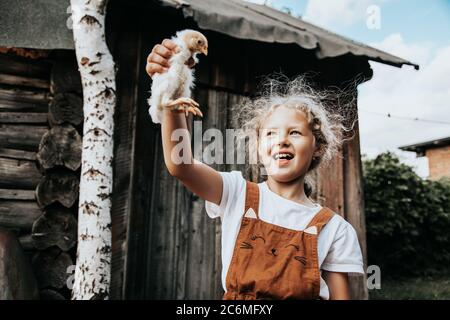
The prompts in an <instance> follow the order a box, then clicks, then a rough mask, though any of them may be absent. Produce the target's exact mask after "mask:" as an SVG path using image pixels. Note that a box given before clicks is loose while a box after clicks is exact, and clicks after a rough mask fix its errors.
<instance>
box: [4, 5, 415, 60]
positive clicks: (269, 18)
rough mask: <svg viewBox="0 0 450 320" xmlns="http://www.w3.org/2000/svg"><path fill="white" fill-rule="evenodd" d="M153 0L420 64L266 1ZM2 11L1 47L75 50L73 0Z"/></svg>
mask: <svg viewBox="0 0 450 320" xmlns="http://www.w3.org/2000/svg"><path fill="white" fill-rule="evenodd" d="M141 3H144V4H148V3H149V2H144V1H142V2H141ZM152 3H153V5H154V4H155V3H156V4H158V5H161V6H165V7H172V8H175V9H177V10H180V11H181V12H182V14H183V15H184V17H186V18H192V19H193V20H194V21H195V22H196V23H197V24H198V26H199V28H201V29H204V30H212V31H216V32H220V33H224V34H227V35H230V36H232V37H235V38H238V39H250V40H256V41H261V42H269V43H295V44H298V45H299V46H301V47H302V48H305V49H310V50H315V53H316V56H317V57H318V58H319V59H322V58H327V57H337V56H341V55H344V54H353V55H355V56H361V57H365V58H367V59H369V60H373V61H378V62H381V63H384V64H389V65H393V66H397V67H400V66H402V65H404V64H406V65H412V66H414V67H415V68H416V69H418V68H419V66H418V65H417V64H414V63H411V62H409V61H407V60H404V59H401V58H399V57H396V56H394V55H391V54H388V53H386V52H383V51H380V50H377V49H374V48H372V47H369V46H367V45H364V44H362V43H358V42H356V41H353V40H350V39H347V38H345V37H342V36H339V35H337V34H334V33H332V32H329V31H327V30H325V29H322V28H319V27H317V26H314V25H312V24H310V23H308V22H305V21H303V20H302V19H299V18H295V17H292V16H291V15H289V14H286V13H283V12H280V11H278V10H275V9H272V8H269V7H267V6H263V5H257V4H253V3H248V2H245V1H242V0H160V1H152ZM0 12H2V14H1V15H0V26H1V28H0V46H6V47H23V48H36V49H74V44H73V35H72V30H71V29H70V24H71V20H70V0H1V1H0Z"/></svg>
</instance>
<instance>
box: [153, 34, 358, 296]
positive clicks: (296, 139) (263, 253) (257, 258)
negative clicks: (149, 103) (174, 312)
mask: <svg viewBox="0 0 450 320" xmlns="http://www.w3.org/2000/svg"><path fill="white" fill-rule="evenodd" d="M176 50H177V48H176V45H175V44H174V43H173V42H172V41H170V40H167V39H166V40H164V41H163V42H162V45H156V46H155V47H154V48H153V50H152V52H151V54H150V55H149V57H148V59H147V67H146V71H147V73H148V74H149V75H150V76H152V75H153V74H154V73H155V72H165V71H166V70H167V67H168V66H169V64H168V63H169V62H168V59H169V58H170V57H171V55H172V54H173V53H174V52H175V51H176ZM275 89H277V88H275ZM278 89H280V88H278ZM281 89H282V90H274V88H273V87H272V88H271V92H270V93H269V94H267V95H266V96H263V97H260V98H258V99H256V100H254V101H249V102H247V103H246V104H245V105H244V106H240V107H239V109H236V110H238V111H239V118H240V120H242V121H243V127H244V129H246V132H247V131H248V130H254V131H255V132H256V134H257V143H256V144H255V148H256V149H257V150H255V152H257V155H258V159H259V161H260V163H261V164H262V165H263V167H264V169H265V171H266V173H267V180H266V181H264V182H262V183H259V184H256V183H253V182H249V181H246V180H245V179H244V178H243V177H242V174H241V173H240V172H238V171H232V172H217V171H216V170H214V169H212V168H211V167H209V166H207V165H206V164H203V163H201V162H199V161H197V160H195V159H193V157H192V152H191V149H190V145H191V144H190V136H189V132H188V131H187V124H186V117H185V115H184V113H179V112H176V111H170V110H168V109H167V110H164V111H163V120H162V123H161V130H162V140H163V141H162V142H163V149H164V160H165V163H166V166H167V169H168V170H169V172H170V174H171V175H172V176H174V177H176V178H177V179H179V180H180V181H181V182H182V183H183V184H184V185H185V186H186V187H187V188H188V189H189V190H190V191H192V192H193V193H195V194H197V195H198V196H200V197H201V198H203V199H204V200H205V207H206V212H207V214H208V215H209V216H210V217H212V218H215V217H220V218H221V221H222V285H223V288H224V290H225V294H224V299H349V284H348V273H364V271H363V260H362V255H361V249H360V246H359V243H358V239H357V236H356V232H355V230H354V229H353V227H352V226H351V225H350V224H349V223H348V222H346V221H345V220H344V219H343V218H342V217H341V216H340V215H338V214H334V213H333V212H332V211H331V210H330V209H328V208H326V207H321V206H320V205H319V204H317V203H314V202H313V201H312V200H311V199H310V198H308V196H307V195H306V194H305V188H304V182H305V178H306V177H307V174H308V173H311V170H313V169H315V168H317V166H318V165H319V164H322V163H324V162H325V161H326V160H329V159H331V157H333V156H334V155H335V152H336V150H337V146H338V142H339V138H338V135H337V132H338V131H339V130H340V129H342V126H341V125H338V124H336V121H335V120H336V119H335V118H333V116H331V115H330V114H329V113H328V112H326V110H325V108H324V107H323V105H322V103H321V99H320V98H321V97H320V96H318V95H317V94H316V93H315V92H314V91H312V90H310V89H308V87H307V86H306V85H305V83H304V82H302V81H301V80H295V81H293V82H290V83H287V84H285V86H284V87H282V88H281ZM277 92H278V93H277ZM180 128H181V129H186V130H183V132H185V133H184V134H185V135H184V136H183V142H185V143H186V145H185V146H184V149H183V158H186V157H187V158H188V159H190V160H191V161H187V163H186V161H185V162H184V163H179V161H173V159H172V158H171V155H172V150H173V149H174V147H175V145H177V144H178V141H171V139H170V137H171V133H172V132H173V130H175V129H180ZM184 152H187V153H188V154H187V155H185V154H184Z"/></svg>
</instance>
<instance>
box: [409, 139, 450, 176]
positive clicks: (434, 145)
mask: <svg viewBox="0 0 450 320" xmlns="http://www.w3.org/2000/svg"><path fill="white" fill-rule="evenodd" d="M400 149H401V150H404V151H412V152H415V153H416V154H417V156H418V157H423V156H426V157H427V158H428V168H429V176H428V178H429V179H432V180H438V179H440V178H442V177H449V178H450V137H447V138H442V139H436V140H431V141H427V142H422V143H417V144H412V145H408V146H403V147H400Z"/></svg>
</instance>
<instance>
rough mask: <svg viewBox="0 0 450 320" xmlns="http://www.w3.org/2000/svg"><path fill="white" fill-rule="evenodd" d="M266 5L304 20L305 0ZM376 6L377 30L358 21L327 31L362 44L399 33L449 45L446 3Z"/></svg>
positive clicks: (396, 0)
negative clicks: (378, 15)
mask: <svg viewBox="0 0 450 320" xmlns="http://www.w3.org/2000/svg"><path fill="white" fill-rule="evenodd" d="M322 1H323V0H322ZM332 1H336V2H338V1H342V0H332ZM255 2H258V3H261V2H264V1H263V0H261V1H255ZM324 2H326V1H324ZM372 2H375V1H372ZM269 3H270V4H271V5H272V6H273V7H275V8H277V9H280V10H282V9H283V7H285V8H290V9H291V10H292V14H293V15H295V16H297V15H301V16H304V15H305V12H306V7H307V3H308V0H272V1H269ZM377 5H378V6H379V7H380V9H381V28H380V29H379V30H370V29H368V28H367V27H366V22H365V20H358V21H356V22H355V23H354V24H350V25H342V24H339V23H331V24H330V25H327V26H326V27H328V28H330V27H331V29H330V30H331V31H333V32H335V33H338V34H341V35H344V36H347V37H349V38H351V39H353V40H357V41H361V42H364V43H367V42H380V41H382V40H383V39H384V38H386V37H387V36H388V35H389V34H391V33H394V32H400V33H401V34H402V35H403V37H404V40H405V41H415V42H417V41H418V42H428V41H433V42H435V43H440V44H445V43H447V44H450V1H449V0H429V1H425V0H391V1H381V3H377ZM311 22H314V21H311Z"/></svg>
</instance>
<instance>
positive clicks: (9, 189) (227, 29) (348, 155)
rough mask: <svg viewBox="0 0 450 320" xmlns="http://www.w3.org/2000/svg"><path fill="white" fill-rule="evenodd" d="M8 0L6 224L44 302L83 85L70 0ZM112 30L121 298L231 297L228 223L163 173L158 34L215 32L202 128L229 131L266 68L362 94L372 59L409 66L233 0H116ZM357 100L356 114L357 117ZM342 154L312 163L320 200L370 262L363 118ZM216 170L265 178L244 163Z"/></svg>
mask: <svg viewBox="0 0 450 320" xmlns="http://www.w3.org/2000/svg"><path fill="white" fill-rule="evenodd" d="M13 2H14V3H13ZM0 8H1V11H2V15H1V18H0V19H2V20H3V21H0V25H2V30H1V31H0V46H1V47H2V49H1V53H0V226H3V227H6V228H9V229H11V230H13V231H14V232H15V234H16V235H17V236H18V238H19V239H20V243H21V244H22V247H23V249H24V250H25V252H26V253H27V254H28V256H29V257H30V259H31V261H32V266H33V270H34V273H35V276H36V278H37V283H38V286H39V290H40V292H41V298H46V299H50V298H63V297H64V298H68V297H69V294H68V292H69V290H68V289H67V286H66V283H67V280H68V277H70V273H67V272H68V271H67V270H68V268H70V266H71V265H72V264H74V262H75V252H76V241H73V237H74V234H73V226H74V224H75V225H76V214H77V208H78V202H77V196H78V190H77V188H78V180H77V179H78V178H77V177H79V174H80V171H79V155H80V153H81V145H80V137H81V135H82V132H83V131H82V117H81V113H82V106H81V104H80V101H82V100H81V97H82V89H81V85H80V79H79V74H78V72H77V65H76V61H75V53H74V45H73V38H72V33H71V30H70V28H68V27H67V26H69V25H70V10H69V9H70V3H69V1H68V0H64V1H62V0H58V1H56V0H45V1H44V0H40V1H26V0H19V1H12V0H6V1H2V3H1V4H0ZM106 27H107V39H106V40H107V42H108V45H109V47H110V50H111V52H112V54H113V57H114V59H115V62H116V64H117V67H118V73H117V97H118V102H117V108H116V111H115V112H116V113H115V133H114V144H115V146H114V150H115V151H114V164H113V166H114V189H113V208H112V232H113V239H112V283H111V298H113V299H219V298H221V296H222V293H223V291H222V286H221V277H220V274H221V256H220V238H221V234H220V232H221V231H220V230H221V229H220V221H219V219H215V220H212V219H210V218H208V217H207V215H206V213H205V209H204V201H203V200H201V199H199V198H198V197H197V196H195V195H194V194H192V193H190V192H188V191H187V190H186V189H185V188H184V187H183V186H182V185H181V184H180V183H178V182H177V181H176V180H175V179H174V178H172V177H171V176H170V175H169V174H168V172H167V170H166V168H165V165H164V161H163V156H162V155H163V153H162V147H161V136H160V126H159V125H154V124H153V123H152V122H151V120H150V117H149V115H148V105H147V102H146V100H147V98H148V97H149V90H150V85H151V80H150V78H149V77H148V75H147V74H146V72H145V64H146V57H147V55H148V54H149V52H150V50H151V48H152V47H153V45H154V44H156V43H159V42H161V40H162V39H164V38H168V37H170V36H172V35H173V34H174V33H175V32H176V31H178V30H181V29H185V28H192V29H198V30H201V31H202V32H203V33H204V34H205V35H206V36H207V37H208V40H209V52H210V54H209V56H208V57H207V58H203V57H202V58H201V63H200V64H199V65H198V67H197V70H196V75H197V87H196V89H195V92H194V98H195V99H196V101H198V102H199V103H200V106H201V108H202V111H203V113H204V115H205V116H204V118H203V123H202V131H203V132H204V131H205V130H207V129H208V128H219V129H220V130H223V132H225V129H227V128H233V127H234V126H233V123H232V118H233V117H232V111H231V106H233V105H235V104H236V103H239V102H240V101H241V99H243V97H246V96H251V95H252V94H254V93H255V90H256V84H257V83H258V82H259V81H260V80H261V77H262V76H264V75H267V74H270V73H273V72H282V73H284V74H286V75H287V76H294V75H299V74H304V73H305V72H308V73H309V74H313V75H314V76H313V80H314V83H315V84H316V85H317V86H319V87H321V88H328V87H332V86H333V87H343V86H346V87H347V88H348V86H349V84H353V85H352V86H351V90H353V98H356V97H357V85H358V84H359V83H362V82H364V81H367V80H370V78H371V76H372V70H371V68H370V65H369V63H368V60H373V61H378V62H381V63H385V64H389V65H393V66H397V67H400V66H401V65H403V64H410V65H412V64H411V63H410V62H408V61H405V60H403V59H400V58H398V57H395V56H392V55H389V54H387V53H384V52H382V51H379V50H376V49H374V48H371V47H368V46H366V45H363V44H361V43H357V42H354V41H351V40H349V39H346V38H343V37H341V36H338V35H336V34H333V33H331V32H329V31H327V30H324V29H321V28H318V27H316V26H314V25H311V24H309V23H307V22H305V21H303V20H301V19H299V18H294V17H292V16H290V15H288V14H285V13H282V12H279V11H276V10H274V9H271V8H269V7H265V6H260V5H256V4H251V3H247V2H243V1H238V0H228V1H226V0H163V1H133V2H130V1H128V2H127V1H124V0H123V1H122V0H111V1H110V2H109V5H108V10H107V26H106ZM416 67H417V66H416ZM353 101H354V103H353V104H352V105H351V107H349V109H348V110H345V112H344V115H345V116H347V117H349V116H351V115H353V116H357V104H356V101H357V100H356V99H354V100H353ZM191 120H192V119H191ZM347 120H348V121H351V120H352V119H348V118H347ZM224 152H226V151H224ZM340 152H341V155H342V156H341V157H337V158H336V159H335V160H333V163H332V164H331V165H330V166H329V167H328V168H326V169H323V170H321V171H319V172H318V173H317V178H316V180H317V186H316V189H315V191H314V198H315V199H316V200H317V201H319V202H320V203H321V204H323V205H326V206H328V207H330V208H332V209H334V210H335V211H336V212H339V213H340V214H341V215H343V217H344V218H345V219H347V220H348V221H349V222H350V223H351V224H352V225H353V226H354V227H355V229H356V231H357V234H358V237H359V240H360V244H361V248H362V250H363V254H364V258H365V261H367V252H366V245H365V243H366V242H365V221H364V196H363V188H362V183H363V181H362V172H361V160H360V143H359V134H358V126H356V127H355V132H354V136H353V139H352V140H350V141H348V142H346V144H345V145H344V146H343V148H342V149H341V150H340ZM214 167H215V168H216V169H218V170H221V171H229V170H242V172H243V173H244V175H245V176H246V177H247V178H248V179H252V180H256V179H257V177H256V175H255V174H254V173H252V172H251V171H249V170H247V169H248V167H247V166H245V165H228V164H219V165H214ZM77 175H78V176H77ZM39 221H40V222H39ZM63 225H64V227H63ZM42 234H44V236H42ZM61 234H64V235H65V236H66V238H61V236H60V235H61ZM58 235H59V236H58ZM75 236H76V234H75ZM67 238H68V239H67ZM75 240H76V237H75ZM369 254H370V253H369ZM0 279H1V277H0ZM365 283H366V282H365V277H362V276H359V277H356V276H352V277H351V286H352V296H353V298H357V299H365V298H367V297H368V292H367V287H366V285H365Z"/></svg>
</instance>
